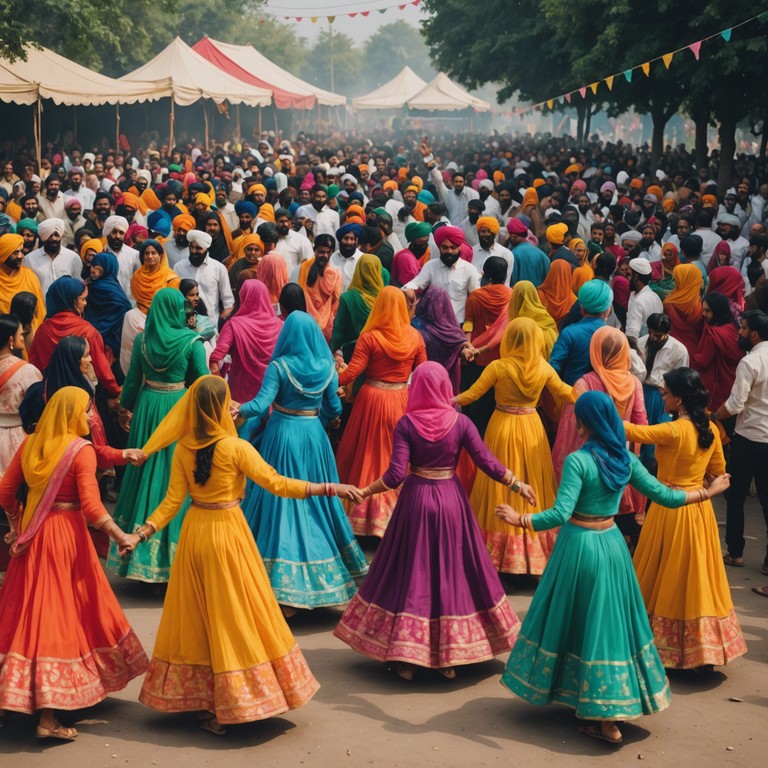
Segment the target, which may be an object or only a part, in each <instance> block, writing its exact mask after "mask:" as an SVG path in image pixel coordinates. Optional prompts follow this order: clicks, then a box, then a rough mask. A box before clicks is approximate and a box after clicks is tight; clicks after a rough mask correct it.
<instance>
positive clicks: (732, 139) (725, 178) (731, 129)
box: [717, 115, 736, 195]
mask: <svg viewBox="0 0 768 768" xmlns="http://www.w3.org/2000/svg"><path fill="white" fill-rule="evenodd" d="M718 140H719V143H720V168H719V170H718V174H717V191H718V193H719V194H720V195H724V194H725V191H726V190H727V189H728V187H730V186H731V181H732V180H733V179H732V177H733V156H734V155H735V154H736V120H734V119H733V118H732V117H730V116H728V115H726V116H724V117H723V120H722V122H721V123H720V129H719V131H718Z"/></svg>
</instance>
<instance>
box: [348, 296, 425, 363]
mask: <svg viewBox="0 0 768 768" xmlns="http://www.w3.org/2000/svg"><path fill="white" fill-rule="evenodd" d="M363 333H372V334H373V336H374V337H375V339H376V340H377V341H378V342H379V344H381V346H382V348H383V350H384V352H385V353H386V354H387V355H388V356H389V357H391V358H392V359H393V360H397V361H399V362H403V361H405V360H408V359H409V358H411V357H413V356H414V355H415V353H416V350H417V349H418V347H419V345H420V342H421V336H420V335H419V332H418V331H417V330H416V329H415V328H412V327H411V320H410V317H409V316H408V305H407V304H406V302H405V294H404V293H403V292H402V291H401V290H400V289H399V288H395V287H393V286H387V287H386V288H382V289H381V292H380V293H379V295H378V296H377V297H376V301H374V302H373V307H372V308H371V314H370V315H368V319H367V320H366V322H365V325H364V326H363V330H362V331H361V332H360V334H361V335H362V334H363Z"/></svg>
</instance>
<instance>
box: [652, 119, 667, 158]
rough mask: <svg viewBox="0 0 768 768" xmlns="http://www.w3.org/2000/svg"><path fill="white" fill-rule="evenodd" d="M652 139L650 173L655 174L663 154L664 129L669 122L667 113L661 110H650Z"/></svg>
mask: <svg viewBox="0 0 768 768" xmlns="http://www.w3.org/2000/svg"><path fill="white" fill-rule="evenodd" d="M651 119H652V120H653V137H652V139H651V173H656V171H657V170H658V167H659V160H660V159H661V155H662V153H663V152H664V129H665V128H666V127H667V123H668V122H669V117H668V113H667V112H666V111H665V110H663V109H655V110H651Z"/></svg>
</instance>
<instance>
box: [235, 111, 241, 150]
mask: <svg viewBox="0 0 768 768" xmlns="http://www.w3.org/2000/svg"><path fill="white" fill-rule="evenodd" d="M235 120H236V122H235V141H236V142H237V143H238V144H239V143H240V105H239V104H235Z"/></svg>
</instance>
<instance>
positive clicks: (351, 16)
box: [347, 13, 357, 19]
mask: <svg viewBox="0 0 768 768" xmlns="http://www.w3.org/2000/svg"><path fill="white" fill-rule="evenodd" d="M347 16H349V18H350V19H354V18H355V16H357V13H348V14H347Z"/></svg>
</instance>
